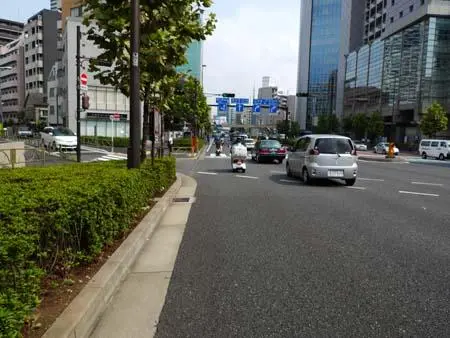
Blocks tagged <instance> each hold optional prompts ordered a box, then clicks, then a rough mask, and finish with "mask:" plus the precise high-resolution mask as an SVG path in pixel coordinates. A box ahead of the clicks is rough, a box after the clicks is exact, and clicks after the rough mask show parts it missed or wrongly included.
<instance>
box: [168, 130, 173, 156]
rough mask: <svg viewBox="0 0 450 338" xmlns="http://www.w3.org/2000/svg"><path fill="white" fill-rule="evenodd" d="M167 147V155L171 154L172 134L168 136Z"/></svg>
mask: <svg viewBox="0 0 450 338" xmlns="http://www.w3.org/2000/svg"><path fill="white" fill-rule="evenodd" d="M167 143H168V145H169V154H172V147H173V138H172V134H169V140H168V141H167Z"/></svg>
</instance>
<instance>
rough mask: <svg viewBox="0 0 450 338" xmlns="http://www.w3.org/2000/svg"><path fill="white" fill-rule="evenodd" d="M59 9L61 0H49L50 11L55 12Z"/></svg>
mask: <svg viewBox="0 0 450 338" xmlns="http://www.w3.org/2000/svg"><path fill="white" fill-rule="evenodd" d="M60 8H61V0H50V10H52V11H57V10H59V9H60Z"/></svg>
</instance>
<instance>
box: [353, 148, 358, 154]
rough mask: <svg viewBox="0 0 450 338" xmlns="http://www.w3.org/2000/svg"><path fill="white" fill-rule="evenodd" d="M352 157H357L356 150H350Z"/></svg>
mask: <svg viewBox="0 0 450 338" xmlns="http://www.w3.org/2000/svg"><path fill="white" fill-rule="evenodd" d="M352 155H353V156H356V155H357V153H356V148H355V149H353V150H352Z"/></svg>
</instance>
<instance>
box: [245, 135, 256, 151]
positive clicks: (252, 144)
mask: <svg viewBox="0 0 450 338" xmlns="http://www.w3.org/2000/svg"><path fill="white" fill-rule="evenodd" d="M244 144H245V146H246V147H247V150H248V151H251V150H253V149H255V140H253V139H252V138H246V139H245V140H244Z"/></svg>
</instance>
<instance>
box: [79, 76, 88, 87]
mask: <svg viewBox="0 0 450 338" xmlns="http://www.w3.org/2000/svg"><path fill="white" fill-rule="evenodd" d="M87 83H88V76H87V74H86V73H81V74H80V85H81V87H82V88H87Z"/></svg>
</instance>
